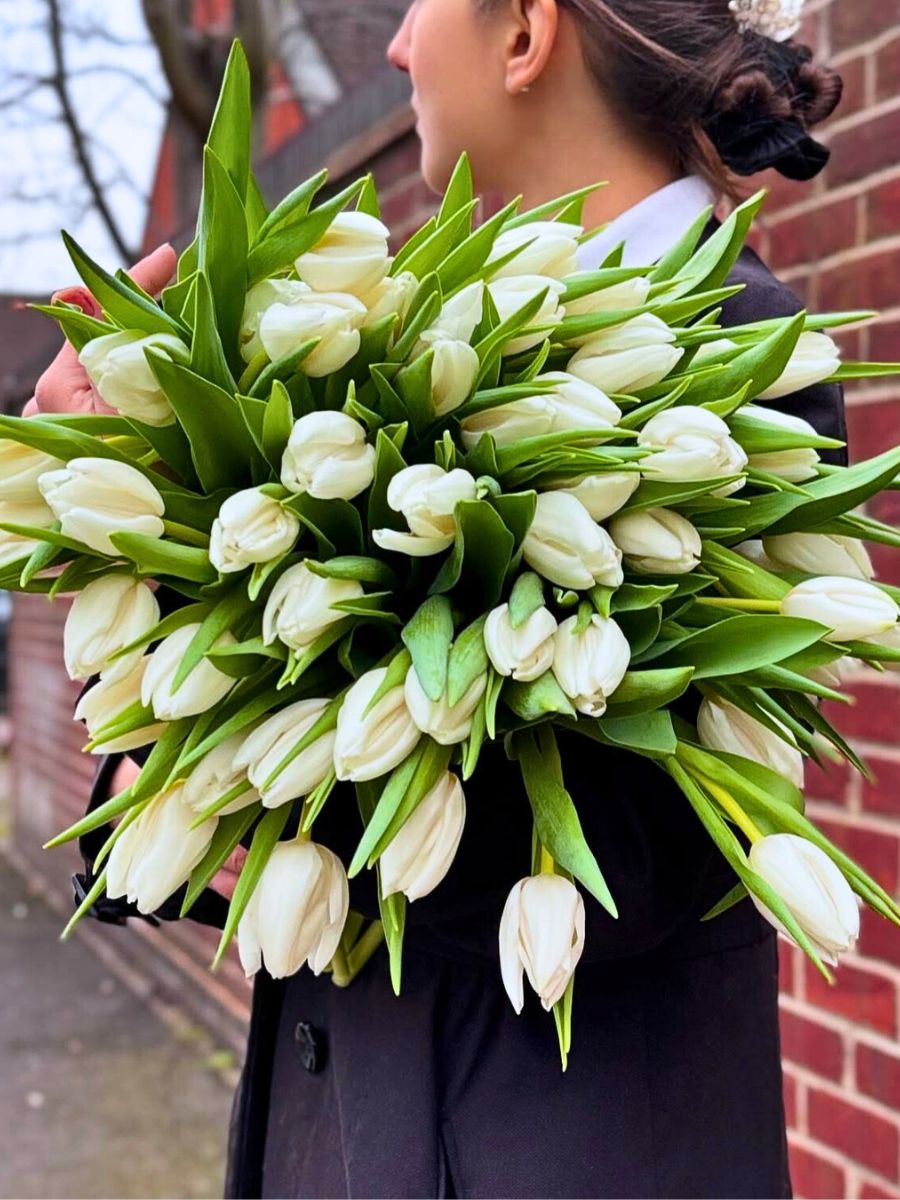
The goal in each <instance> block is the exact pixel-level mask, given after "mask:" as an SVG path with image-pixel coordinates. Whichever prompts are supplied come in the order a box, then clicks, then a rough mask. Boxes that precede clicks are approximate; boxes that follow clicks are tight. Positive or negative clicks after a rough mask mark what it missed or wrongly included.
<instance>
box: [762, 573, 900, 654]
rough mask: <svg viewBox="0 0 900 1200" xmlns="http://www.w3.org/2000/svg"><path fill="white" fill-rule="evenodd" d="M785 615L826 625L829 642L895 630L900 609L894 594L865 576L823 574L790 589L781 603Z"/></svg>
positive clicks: (872, 635) (855, 638) (849, 639)
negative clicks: (850, 576)
mask: <svg viewBox="0 0 900 1200" xmlns="http://www.w3.org/2000/svg"><path fill="white" fill-rule="evenodd" d="M781 611H782V613H783V614H784V615H785V616H786V617H804V618H805V619H806V620H808V621H818V623H819V624H820V625H826V626H827V627H828V628H829V629H830V630H831V633H830V634H829V635H828V639H827V640H828V641H830V642H852V641H856V640H857V638H869V637H874V636H875V635H876V634H879V633H886V632H887V631H888V630H889V629H892V628H893V627H894V626H895V625H896V624H897V621H898V619H900V609H898V608H897V605H896V603H895V602H894V601H893V600H892V599H891V597H890V596H889V595H888V594H887V593H886V592H883V591H882V590H881V589H880V588H878V587H876V586H875V584H874V583H869V582H868V581H867V580H864V579H846V578H844V577H842V576H839V575H823V576H821V577H820V578H818V579H807V580H806V581H805V582H804V583H798V584H797V586H796V587H794V588H791V590H790V591H789V592H788V594H787V595H786V596H785V597H784V599H783V600H782V602H781Z"/></svg>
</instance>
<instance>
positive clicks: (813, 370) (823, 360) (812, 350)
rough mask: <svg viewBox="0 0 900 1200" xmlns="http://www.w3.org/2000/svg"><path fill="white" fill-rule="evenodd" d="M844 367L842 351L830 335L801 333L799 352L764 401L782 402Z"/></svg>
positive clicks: (770, 388)
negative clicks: (783, 398) (783, 399)
mask: <svg viewBox="0 0 900 1200" xmlns="http://www.w3.org/2000/svg"><path fill="white" fill-rule="evenodd" d="M840 366H841V352H840V350H839V349H838V347H837V344H836V343H835V342H834V341H833V340H832V339H831V338H830V337H829V336H828V334H827V333H813V332H806V333H801V334H800V340H799V341H798V342H797V346H796V349H795V350H794V353H793V354H792V355H791V359H790V362H789V363H788V365H787V367H786V368H785V370H784V373H783V374H782V375H781V377H780V378H779V379H778V380H776V382H775V383H773V384H772V386H771V387H769V388H766V390H765V391H764V392H761V393H760V396H759V399H760V400H778V399H780V398H781V397H782V396H792V395H793V394H794V393H795V392H802V391H803V389H804V388H808V387H812V386H813V385H814V384H816V383H821V382H822V380H823V379H830V377H831V376H832V375H834V373H835V372H836V371H838V370H840Z"/></svg>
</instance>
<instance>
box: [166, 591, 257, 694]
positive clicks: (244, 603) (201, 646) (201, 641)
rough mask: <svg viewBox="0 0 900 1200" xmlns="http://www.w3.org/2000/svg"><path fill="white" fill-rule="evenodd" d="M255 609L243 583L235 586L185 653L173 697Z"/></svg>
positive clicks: (174, 683)
mask: <svg viewBox="0 0 900 1200" xmlns="http://www.w3.org/2000/svg"><path fill="white" fill-rule="evenodd" d="M251 607H252V601H251V600H250V599H249V597H248V596H247V595H246V594H245V592H244V587H243V583H237V584H235V586H234V587H233V588H232V589H231V591H230V592H229V593H228V594H227V595H226V596H224V597H223V598H222V599H221V600H220V601H219V603H218V604H217V605H216V606H215V608H213V610H212V611H211V612H210V613H209V614H208V615H207V616H206V617H205V618H204V620H203V621H202V622H201V624H200V628H199V629H198V630H197V632H196V633H195V634H194V636H193V637H192V638H191V641H190V644H189V645H188V647H187V649H186V650H185V652H184V658H182V660H181V662H180V663H179V665H178V670H177V671H176V672H175V676H174V678H173V680H172V686H171V688H170V694H172V695H174V693H175V692H177V691H178V689H179V688H180V687H181V685H182V684H183V683H184V681H185V680H186V679H187V677H188V676H189V675H190V673H191V672H192V671H193V670H194V668H195V667H197V666H199V665H200V663H201V662H202V661H203V659H204V658H205V657H206V655H207V653H208V651H210V650H212V649H213V647H214V646H215V644H216V642H217V641H218V640H219V638H221V637H222V635H223V634H224V633H226V632H228V631H229V630H233V629H234V627H235V625H236V624H237V622H238V621H239V620H240V619H241V617H243V616H244V614H245V613H247V612H249V611H250V609H251Z"/></svg>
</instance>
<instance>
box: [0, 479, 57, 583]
mask: <svg viewBox="0 0 900 1200" xmlns="http://www.w3.org/2000/svg"><path fill="white" fill-rule="evenodd" d="M55 520H56V514H55V513H54V511H53V509H52V508H50V507H49V505H47V504H45V503H44V501H43V500H42V499H41V497H40V496H38V497H37V499H36V500H35V501H34V502H33V503H29V502H26V501H24V500H0V521H2V522H3V523H4V524H9V525H30V526H31V527H32V528H33V529H49V528H50V526H51V525H52V524H53V523H54V521H55ZM40 544H41V543H40V542H38V541H36V540H34V539H33V538H28V537H23V536H22V535H21V534H18V533H8V532H7V531H6V530H5V529H0V567H6V566H8V565H9V564H10V563H13V562H16V560H17V559H20V558H27V557H28V556H29V555H30V554H31V552H32V551H33V550H34V549H35V548H36V547H37V546H39V545H40Z"/></svg>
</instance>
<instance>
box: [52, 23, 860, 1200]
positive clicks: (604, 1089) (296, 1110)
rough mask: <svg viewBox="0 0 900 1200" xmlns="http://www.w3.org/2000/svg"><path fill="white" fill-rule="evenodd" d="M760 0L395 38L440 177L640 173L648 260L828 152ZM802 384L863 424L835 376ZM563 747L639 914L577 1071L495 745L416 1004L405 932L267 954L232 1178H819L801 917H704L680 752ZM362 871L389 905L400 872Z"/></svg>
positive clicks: (396, 57)
mask: <svg viewBox="0 0 900 1200" xmlns="http://www.w3.org/2000/svg"><path fill="white" fill-rule="evenodd" d="M733 7H735V8H736V9H737V10H738V11H737V12H732V11H731V7H730V6H729V4H728V0H608V2H606V3H604V2H602V0H415V3H413V5H412V7H411V8H410V10H409V12H408V14H407V16H406V19H405V20H404V22H403V25H402V27H401V28H400V30H399V32H398V33H397V35H396V37H395V38H394V40H393V42H392V43H391V46H390V49H389V51H388V55H389V58H390V61H391V62H392V63H393V64H394V65H395V66H396V67H397V68H398V69H400V70H404V71H408V72H409V73H410V75H411V77H412V82H413V84H414V92H415V96H414V105H415V108H416V112H417V114H418V125H417V128H418V131H419V136H420V138H421V142H422V169H423V173H424V175H425V178H426V180H427V181H428V183H429V184H430V185H431V186H432V187H433V188H435V189H436V190H440V189H442V188H443V187H444V186H445V184H446V182H447V179H448V177H449V174H450V171H451V169H452V166H453V164H454V163H455V161H456V159H457V157H458V155H459V153H460V152H461V151H462V150H463V149H465V150H467V151H468V153H469V155H470V158H471V161H472V165H473V171H474V176H475V182H476V187H477V189H478V190H479V191H482V192H491V193H495V194H499V195H500V196H501V197H503V198H508V197H509V196H510V195H513V194H516V193H517V192H522V193H523V194H524V207H530V206H532V205H535V204H539V203H540V202H542V201H543V200H546V199H549V198H551V197H553V196H555V195H559V194H562V193H563V192H566V191H568V190H571V189H575V188H578V187H581V186H584V185H585V184H589V183H592V182H594V181H596V180H598V179H609V180H611V181H612V184H611V186H609V187H608V188H606V189H602V190H600V191H598V192H595V193H593V194H592V195H591V196H590V197H589V199H588V201H587V204H586V209H585V223H586V225H587V226H588V227H591V228H592V227H595V226H597V225H600V224H601V223H604V222H611V224H610V225H609V227H608V228H607V229H606V231H605V232H603V233H601V234H599V235H598V236H596V237H595V238H593V239H591V240H589V241H588V242H586V243H585V244H584V246H583V247H582V251H581V264H580V265H581V267H582V268H583V269H589V268H593V267H595V266H597V265H598V264H599V263H600V262H601V261H603V259H604V258H605V257H606V255H607V253H608V252H609V251H610V250H611V249H613V248H614V247H616V246H617V245H618V244H619V243H621V242H624V243H625V248H624V259H625V262H626V263H638V264H644V263H649V262H651V261H653V260H654V259H656V258H658V257H659V256H660V255H661V254H662V253H664V252H665V251H666V250H667V249H668V248H669V247H670V246H671V245H672V244H673V243H674V241H675V240H676V239H677V238H678V237H679V236H680V234H681V233H682V232H684V231H685V230H686V229H687V228H688V227H689V226H690V225H691V224H692V223H693V222H694V220H695V219H696V218H697V216H698V215H699V214H700V213H701V212H702V211H703V209H704V207H705V206H706V205H707V204H708V203H709V202H710V201H712V200H714V199H716V198H717V197H718V196H719V195H721V194H722V193H723V192H724V191H726V190H728V188H729V186H730V182H731V180H732V178H733V174H734V173H736V174H742V175H750V174H753V173H754V172H756V171H758V170H760V169H762V168H764V167H768V166H775V167H777V168H778V169H779V170H781V171H782V172H783V173H784V174H785V175H788V176H790V177H792V178H798V179H808V178H811V177H812V176H813V175H814V174H816V173H817V172H818V171H819V170H820V169H821V168H822V167H823V166H824V164H825V161H826V159H827V152H826V151H824V149H823V148H822V147H821V146H819V145H818V144H817V143H816V142H814V141H813V140H812V139H811V138H810V137H809V134H808V130H809V128H810V127H811V126H812V125H814V124H815V123H816V122H817V121H819V120H821V119H823V118H825V117H826V116H828V115H829V114H830V112H831V111H832V110H833V109H834V107H835V105H836V104H837V101H838V99H839V95H840V81H839V80H838V78H837V76H835V75H834V73H833V72H831V71H828V70H827V69H825V68H820V67H816V66H814V65H813V64H812V62H811V61H810V56H809V54H808V52H807V51H805V50H803V49H802V48H800V47H799V46H797V45H795V44H794V43H793V42H792V41H791V40H785V39H786V35H787V34H788V33H789V32H790V31H791V25H792V24H793V23H794V22H792V21H791V13H789V12H787V8H788V7H790V8H792V9H794V10H796V9H797V8H798V7H799V5H798V4H788V3H785V4H783V5H782V6H781V9H779V8H778V6H777V5H775V6H774V8H773V4H772V0H766V6H760V7H766V8H767V11H768V12H769V16H770V18H771V19H773V20H774V21H775V25H774V26H773V25H771V24H770V25H769V26H768V27H766V29H765V30H764V29H762V28H761V27H760V26H759V24H758V21H757V19H756V18H757V17H758V15H759V14H758V13H757V9H756V2H755V0H736V3H735V4H734V5H733ZM782 10H783V11H782ZM779 17H780V18H782V21H781V23H780V24H779V23H778V18H779ZM767 34H776V35H777V36H778V37H779V38H781V39H782V40H775V39H774V38H773V37H770V36H767ZM714 228H715V223H714V222H710V226H709V229H708V230H707V236H708V235H709V233H710V232H712V230H713V229H714ZM157 265H162V264H161V263H160V264H157ZM732 282H735V283H741V284H743V285H744V291H742V292H741V293H740V294H739V295H737V296H735V297H733V298H732V299H731V300H729V301H728V302H727V303H726V305H725V308H724V311H723V315H722V322H723V324H725V325H734V324H740V323H742V322H745V321H748V320H756V319H760V318H764V317H771V316H782V315H785V314H788V313H792V312H795V311H797V309H798V308H799V305H798V303H797V301H796V300H795V298H794V297H793V296H792V295H791V294H790V293H789V292H788V291H787V290H786V289H785V288H783V287H782V286H781V285H780V284H778V283H777V282H776V281H775V280H774V279H773V277H772V276H771V275H770V274H769V272H768V271H767V269H766V268H765V267H764V266H763V264H762V263H761V262H760V261H759V259H758V258H757V257H756V256H755V255H754V254H752V253H751V252H750V251H747V252H745V253H744V254H743V255H742V257H741V259H740V261H739V262H738V264H737V266H736V268H735V270H734V272H733V276H732ZM82 384H83V381H82ZM66 386H67V387H68V388H69V392H66V389H65V388H64V387H62V385H59V386H57V384H56V383H54V381H53V379H52V378H51V381H50V384H49V385H48V383H47V382H46V379H45V382H44V385H43V388H42V389H41V390H40V391H39V394H38V400H39V403H40V404H41V407H47V406H50V407H65V406H66V405H67V403H68V401H67V400H66V396H67V395H69V394H71V390H72V388H73V386H74V385H73V384H72V382H71V380H70V381H69V383H68V384H67V385H66ZM782 406H783V407H785V408H787V409H789V410H790V411H792V412H795V413H798V414H800V415H802V416H804V417H806V418H807V419H808V420H811V421H812V422H813V423H814V424H815V425H816V427H817V428H818V429H819V431H820V432H822V433H824V434H828V435H829V436H837V437H842V436H843V432H844V424H843V415H842V405H841V396H840V391H839V389H837V388H835V387H827V386H822V387H817V388H813V389H810V390H809V391H807V392H804V393H801V394H798V395H796V396H794V397H791V398H788V399H787V400H784V401H782ZM563 752H564V755H565V756H566V757H565V763H566V779H567V783H568V785H569V787H570V789H571V790H572V792H573V795H574V797H575V800H576V803H577V805H578V808H579V812H580V814H581V818H582V821H583V824H584V826H585V831H586V833H587V836H588V840H589V841H590V842H591V845H592V847H593V849H594V851H595V853H596V855H597V857H598V859H599V861H600V863H601V865H602V867H603V870H604V872H605V874H606V877H607V880H608V882H609V884H610V887H611V890H612V893H613V895H614V896H615V898H616V901H617V904H618V908H619V911H620V914H621V916H620V919H619V920H618V921H613V920H612V919H611V918H610V917H609V916H608V915H607V914H606V913H605V912H604V911H603V910H601V908H600V907H599V905H597V904H596V903H595V902H594V901H592V900H591V899H590V898H589V897H585V903H586V905H587V906H588V918H587V945H586V951H585V954H584V958H583V960H582V963H581V965H580V967H579V972H578V985H577V988H576V993H575V1012H574V1042H573V1052H572V1056H571V1058H570V1065H569V1069H568V1072H567V1073H566V1074H562V1073H561V1072H560V1069H559V1059H558V1051H557V1046H556V1038H555V1033H554V1030H553V1026H552V1022H549V1021H548V1019H547V1017H546V1014H544V1013H543V1012H542V1011H540V1009H539V1007H538V1006H537V1005H536V1004H531V1005H529V1006H526V1010H525V1011H524V1012H523V1014H522V1015H521V1016H519V1017H517V1016H516V1015H515V1014H514V1013H513V1011H512V1009H511V1008H510V1006H509V1003H508V1001H507V999H506V996H505V994H504V992H503V988H502V985H501V981H500V975H499V970H498V962H497V957H498V955H497V928H498V923H499V915H500V912H501V909H502V906H503V900H504V898H505V896H506V894H507V892H508V890H509V888H510V886H511V885H512V884H513V883H514V882H515V881H516V880H517V879H518V878H520V877H521V876H522V875H524V874H525V873H526V872H527V870H528V863H529V851H530V830H529V821H528V806H527V801H526V800H525V798H524V796H523V794H522V792H521V787H520V785H519V784H518V783H517V782H516V777H515V775H514V774H512V773H511V772H510V770H509V767H508V765H507V764H506V762H505V760H504V757H503V754H502V752H501V751H499V750H497V749H496V748H495V749H494V752H493V757H492V758H491V757H490V756H489V755H486V757H485V758H484V759H483V764H484V768H483V771H480V773H479V776H478V780H477V781H473V783H472V784H470V785H468V788H467V792H468V811H469V820H468V825H467V828H466V832H465V835H464V837H463V841H462V844H461V847H460V851H459V854H458V857H457V860H456V862H455V864H454V867H453V868H452V870H451V873H450V875H449V876H448V877H447V879H446V880H445V882H444V884H443V885H442V886H441V888H440V890H439V892H438V893H436V894H435V895H434V896H433V897H429V898H425V899H424V900H422V901H419V902H417V903H416V904H414V905H412V906H411V909H410V916H409V928H408V934H407V941H406V949H405V957H404V968H403V985H404V986H403V994H402V996H401V997H400V998H399V999H397V998H395V997H394V996H393V994H392V992H391V988H390V984H389V980H388V973H387V964H386V961H385V957H384V956H383V955H381V954H379V955H376V956H375V957H374V958H373V959H372V960H371V961H370V963H369V964H368V966H367V967H366V968H365V969H364V970H363V972H362V973H361V974H360V975H359V977H358V978H357V979H356V981H355V982H354V983H353V985H352V986H351V987H349V988H348V989H346V990H339V989H337V988H335V987H334V986H333V985H332V984H331V983H330V982H329V980H328V978H327V977H322V978H318V979H317V978H314V977H312V976H311V975H310V974H309V973H308V972H302V973H301V974H299V975H297V976H295V977H294V978H292V979H289V980H287V981H283V982H273V981H272V980H270V979H269V978H268V977H267V976H265V975H264V974H260V975H259V976H257V982H256V990H255V997H254V1011H253V1023H252V1028H251V1034H250V1043H249V1049H248V1057H247V1063H246V1068H245V1074H244V1080H243V1084H242V1088H241V1092H240V1094H239V1097H238V1101H237V1104H236V1106H235V1116H234V1123H233V1137H232V1152H231V1169H230V1174H229V1194H231V1195H234V1196H260V1195H264V1196H358V1195H365V1196H453V1195H458V1196H718V1197H737V1196H789V1195H790V1194H791V1193H790V1181H789V1177H788V1168H787V1154H786V1140H785V1129H784V1112H783V1108H782V1101H781V1067H780V1059H779V1041H778V1023H777V983H778V980H777V958H776V948H775V934H774V932H773V930H772V929H771V928H770V927H769V926H768V925H767V924H766V923H765V921H764V920H763V919H762V918H761V917H760V916H759V914H758V913H757V911H756V909H755V908H754V907H753V906H752V905H750V904H749V903H748V902H746V901H744V902H742V903H740V904H738V905H737V906H736V907H734V908H732V909H731V910H729V911H728V912H727V913H726V914H725V915H723V916H722V917H719V918H717V919H716V920H714V921H711V922H707V923H701V922H700V917H701V916H702V915H703V914H704V913H705V912H706V911H707V910H708V909H709V908H710V907H711V906H712V905H713V904H715V903H716V901H718V900H719V899H720V898H721V897H722V896H723V895H724V894H725V893H726V892H727V891H728V890H729V889H730V888H731V886H732V884H733V882H734V877H733V875H732V874H731V872H730V870H729V869H728V868H727V867H726V865H725V863H724V860H722V859H721V857H720V856H719V854H718V851H717V850H716V849H715V848H714V847H713V845H712V843H711V842H710V841H709V839H708V837H707V835H706V834H705V833H704V832H703V830H702V829H701V827H700V825H699V823H698V822H697V821H696V819H695V818H694V816H693V815H692V813H691V811H690V808H689V806H688V804H687V802H686V801H685V800H684V799H683V797H682V796H681V794H680V793H679V792H678V791H677V790H676V789H674V788H673V786H672V784H671V783H670V782H669V781H668V779H667V777H665V776H664V775H663V774H662V773H661V772H660V771H658V770H656V769H655V768H654V767H653V766H652V765H651V764H649V763H645V762H643V761H635V759H633V758H630V757H625V756H619V755H617V754H616V753H615V752H612V751H607V750H601V749H599V748H597V747H594V746H589V745H588V744H587V743H584V742H582V741H581V740H579V741H574V740H573V741H571V742H569V743H564V744H563ZM113 766H114V762H113V761H110V762H108V763H107V764H106V767H105V771H104V772H103V776H104V779H105V777H108V776H109V774H110V773H111V770H112V768H113ZM100 786H101V787H104V788H105V786H106V783H105V782H102V783H101V785H100ZM351 812H352V798H350V797H347V798H345V799H341V798H339V797H335V798H334V799H333V800H332V801H331V802H330V803H329V805H328V806H326V808H325V810H324V812H323V814H322V816H321V817H320V819H319V823H318V824H317V837H318V839H319V840H320V841H322V842H324V843H325V844H327V845H330V846H331V847H333V848H334V849H336V850H338V851H339V852H341V853H342V854H346V853H347V852H348V850H349V849H350V848H351V847H352V845H353V841H354V838H355V837H356V836H358V829H353V828H349V826H350V824H351V821H350V819H349V818H348V814H349V813H351ZM231 886H233V878H232V880H231V883H230V884H229V883H228V881H227V880H220V890H223V891H226V890H230V887H231ZM354 889H355V890H354V892H353V893H352V898H351V903H352V904H353V906H354V907H356V908H358V909H360V910H362V911H365V912H367V913H371V914H374V912H375V911H376V910H375V903H374V895H373V894H372V891H371V879H367V880H359V881H354Z"/></svg>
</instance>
